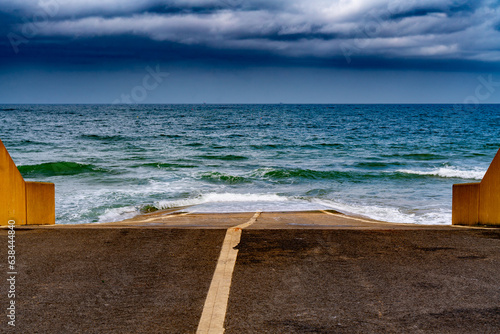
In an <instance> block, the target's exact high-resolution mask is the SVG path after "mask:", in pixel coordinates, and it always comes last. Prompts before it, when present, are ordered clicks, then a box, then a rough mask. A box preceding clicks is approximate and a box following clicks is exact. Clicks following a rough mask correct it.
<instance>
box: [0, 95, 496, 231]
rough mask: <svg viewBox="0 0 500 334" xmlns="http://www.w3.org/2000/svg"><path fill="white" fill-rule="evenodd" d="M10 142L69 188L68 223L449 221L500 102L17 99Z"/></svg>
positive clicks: (488, 139)
mask: <svg viewBox="0 0 500 334" xmlns="http://www.w3.org/2000/svg"><path fill="white" fill-rule="evenodd" d="M0 139H2V141H3V142H4V144H5V146H6V147H7V149H8V150H9V152H10V153H11V155H12V158H13V159H14V161H15V162H16V164H17V165H18V167H19V170H20V171H21V173H22V174H23V176H24V177H25V178H26V179H28V180H37V181H47V182H54V183H55V184H56V215H57V222H58V223H85V222H96V221H111V220H119V219H123V218H127V217H130V216H133V215H135V214H137V213H138V212H139V211H140V209H141V208H142V207H144V206H154V207H157V208H167V207H176V206H183V205H196V206H195V207H193V208H191V210H195V211H247V210H250V211H252V210H257V209H259V210H303V209H317V208H334V209H337V210H339V211H343V212H351V213H356V214H361V215H365V216H368V217H372V218H377V219H382V220H387V221H394V222H404V223H434V224H449V223H451V186H452V184H453V183H460V182H473V181H475V180H480V179H481V178H482V176H483V175H484V172H485V171H486V169H487V167H488V165H489V163H490V162H491V160H492V159H493V157H494V155H495V153H496V151H497V150H498V148H500V108H499V106H497V105H483V106H479V107H478V108H476V109H474V110H470V109H461V108H456V107H454V106H451V105H131V106H126V105H125V106H121V105H57V106H54V105H41V106H38V105H29V106H23V105H3V106H0Z"/></svg>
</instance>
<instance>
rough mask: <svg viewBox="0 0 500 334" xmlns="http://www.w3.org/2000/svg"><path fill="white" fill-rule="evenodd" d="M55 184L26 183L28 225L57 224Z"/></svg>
mask: <svg viewBox="0 0 500 334" xmlns="http://www.w3.org/2000/svg"><path fill="white" fill-rule="evenodd" d="M55 205H56V203H55V186H54V184H53V183H45V182H26V220H27V224H28V225H48V224H55V223H56V216H55V210H56V208H55Z"/></svg>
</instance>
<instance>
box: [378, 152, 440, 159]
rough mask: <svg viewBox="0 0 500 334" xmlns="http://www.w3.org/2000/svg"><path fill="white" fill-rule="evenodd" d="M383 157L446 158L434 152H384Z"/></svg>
mask: <svg viewBox="0 0 500 334" xmlns="http://www.w3.org/2000/svg"><path fill="white" fill-rule="evenodd" d="M382 157H385V158H404V159H410V160H421V161H428V160H439V159H445V158H446V157H445V156H443V155H439V154H433V153H408V154H400V153H395V154H382Z"/></svg>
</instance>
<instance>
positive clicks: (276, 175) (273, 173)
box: [252, 168, 369, 180]
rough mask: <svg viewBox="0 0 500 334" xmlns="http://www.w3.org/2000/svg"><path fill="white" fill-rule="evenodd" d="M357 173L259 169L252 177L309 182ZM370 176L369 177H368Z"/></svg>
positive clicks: (351, 175) (345, 176)
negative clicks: (304, 180) (305, 180)
mask: <svg viewBox="0 0 500 334" xmlns="http://www.w3.org/2000/svg"><path fill="white" fill-rule="evenodd" d="M354 174H355V173H352V172H341V171H320V170H312V169H300V168H291V169H275V168H259V169H257V170H255V171H254V172H253V173H252V176H257V177H262V178H269V179H277V180H283V179H290V178H298V179H307V180H321V179H329V180H334V179H339V178H352V177H353V176H354ZM367 176H369V175H367Z"/></svg>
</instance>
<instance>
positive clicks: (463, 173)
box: [397, 167, 486, 180]
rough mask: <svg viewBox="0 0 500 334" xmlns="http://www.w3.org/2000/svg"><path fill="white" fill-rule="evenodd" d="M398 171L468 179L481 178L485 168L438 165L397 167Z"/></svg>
mask: <svg viewBox="0 0 500 334" xmlns="http://www.w3.org/2000/svg"><path fill="white" fill-rule="evenodd" d="M397 172H399V173H405V174H414V175H431V176H438V177H444V178H460V179H468V180H481V179H482V178H483V177H484V174H485V173H486V170H485V169H482V168H474V169H469V170H466V169H460V168H457V167H440V168H435V169H423V170H418V169H399V170H397Z"/></svg>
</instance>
